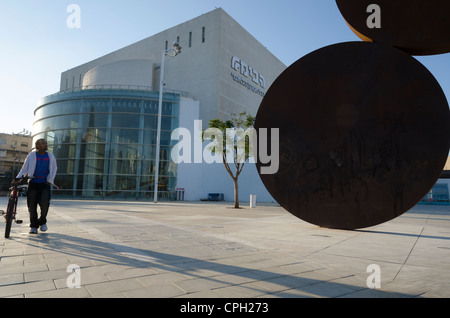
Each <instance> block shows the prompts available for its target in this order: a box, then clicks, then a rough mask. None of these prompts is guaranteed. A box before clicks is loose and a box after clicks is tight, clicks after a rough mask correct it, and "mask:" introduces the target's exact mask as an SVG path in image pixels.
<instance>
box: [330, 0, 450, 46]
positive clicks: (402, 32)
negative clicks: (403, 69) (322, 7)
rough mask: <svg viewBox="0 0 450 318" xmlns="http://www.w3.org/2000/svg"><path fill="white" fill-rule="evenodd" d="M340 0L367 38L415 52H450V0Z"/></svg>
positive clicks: (344, 12)
mask: <svg viewBox="0 0 450 318" xmlns="http://www.w3.org/2000/svg"><path fill="white" fill-rule="evenodd" d="M336 4H337V6H338V8H339V10H340V11H341V14H342V16H343V17H344V19H345V20H346V21H347V23H348V24H349V26H350V27H351V28H352V30H353V31H354V32H355V33H356V34H357V35H358V36H359V37H360V38H361V39H363V40H364V41H368V40H369V41H370V40H372V41H375V42H381V43H385V44H388V45H390V46H393V47H397V48H400V49H402V50H404V51H405V52H408V53H409V54H411V55H431V54H441V53H448V52H450V1H449V0H432V1H425V0H336ZM373 5H377V6H378V8H375V7H374V6H373ZM369 6H371V7H369ZM376 19H378V20H379V21H376ZM368 22H369V23H368ZM374 22H379V24H378V25H377V26H375V25H374V24H375V23H374Z"/></svg>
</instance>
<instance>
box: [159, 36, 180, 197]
mask: <svg viewBox="0 0 450 318" xmlns="http://www.w3.org/2000/svg"><path fill="white" fill-rule="evenodd" d="M180 53H181V46H180V45H179V44H178V43H177V42H175V43H174V44H173V48H172V49H170V50H163V51H162V54H161V69H160V76H159V104H158V128H157V132H156V154H155V185H154V197H153V202H154V203H156V202H158V178H159V152H160V148H161V117H162V103H163V89H164V59H165V57H166V55H168V56H172V57H174V56H177V55H178V54H180Z"/></svg>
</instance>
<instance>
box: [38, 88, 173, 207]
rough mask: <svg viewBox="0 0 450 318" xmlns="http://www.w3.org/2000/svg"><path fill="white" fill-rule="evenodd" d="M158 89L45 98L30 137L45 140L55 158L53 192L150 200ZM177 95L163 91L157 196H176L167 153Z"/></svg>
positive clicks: (167, 197)
mask: <svg viewBox="0 0 450 318" xmlns="http://www.w3.org/2000/svg"><path fill="white" fill-rule="evenodd" d="M158 98H159V94H158V92H150V91H132V90H80V91H75V92H74V91H71V92H63V93H57V94H54V95H50V96H47V97H44V98H43V99H42V100H41V101H40V102H39V104H38V106H37V108H36V110H35V118H36V121H35V122H34V124H33V139H34V140H37V139H39V138H45V139H46V140H47V142H48V147H49V151H50V152H52V153H53V154H54V155H55V156H56V159H57V163H58V173H57V176H56V179H55V183H56V184H57V185H58V186H60V187H61V189H60V190H54V192H53V195H59V196H74V197H88V198H120V199H125V198H136V199H139V198H141V199H153V195H154V176H155V150H156V135H157V115H158ZM179 107H180V95H178V94H173V93H165V94H164V98H163V107H162V117H161V147H160V149H161V151H160V164H159V178H158V184H159V186H158V197H159V198H160V199H173V198H175V191H176V189H175V187H176V171H177V167H176V164H175V163H173V162H172V161H171V158H170V152H171V148H172V147H173V145H174V144H173V143H175V141H173V142H172V141H171V138H170V137H171V133H172V131H173V129H175V128H177V127H178V122H179Z"/></svg>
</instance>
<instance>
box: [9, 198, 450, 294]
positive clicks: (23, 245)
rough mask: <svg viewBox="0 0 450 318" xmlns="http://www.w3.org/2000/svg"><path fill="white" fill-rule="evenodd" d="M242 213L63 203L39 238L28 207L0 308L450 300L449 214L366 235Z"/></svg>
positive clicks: (185, 206) (436, 210)
mask: <svg viewBox="0 0 450 318" xmlns="http://www.w3.org/2000/svg"><path fill="white" fill-rule="evenodd" d="M0 205H1V207H2V209H5V208H6V197H2V198H1V199H0ZM231 206H232V203H227V202H224V203H212V202H161V203H157V204H154V203H151V202H136V201H131V202H130V201H128V202H124V201H111V202H110V201H77V200H60V199H58V200H53V201H52V205H51V208H50V212H49V221H48V228H49V229H48V231H47V232H45V233H44V232H39V234H38V235H30V234H28V230H29V227H28V224H29V222H28V213H27V212H26V211H27V210H26V200H25V198H21V199H20V201H19V207H18V210H19V213H18V217H19V218H22V219H23V220H24V222H23V224H21V225H18V224H13V227H12V231H11V237H10V238H9V239H5V238H4V237H3V231H4V226H2V227H1V228H0V230H1V239H0V297H13V298H23V297H25V298H35V297H40V298H63V297H71V298H78V297H88V298H178V297H184V298H211V297H213V298H221V299H222V298H272V297H278V298H293V297H295V298H300V297H311V298H319V297H326V298H335V297H353V298H355V297H358V298H359V297H364V298H365V297H377V298H392V297H394V298H403V297H408V298H410V297H425V298H430V297H450V207H449V206H431V205H419V206H416V207H415V208H413V209H412V210H411V211H409V212H408V213H405V214H404V215H402V216H401V217H399V218H396V219H394V220H392V221H390V222H387V223H384V224H382V225H378V226H375V227H371V228H367V229H363V230H357V231H341V230H331V229H325V228H320V227H317V226H314V225H311V224H308V223H306V222H303V221H302V220H299V219H297V218H296V217H294V216H292V215H291V214H289V213H288V212H286V211H285V210H284V209H282V208H280V207H279V206H276V205H268V204H266V205H258V206H257V207H256V208H250V207H249V206H248V204H247V203H242V206H243V208H242V209H238V210H236V209H233V208H231ZM69 287H71V288H69Z"/></svg>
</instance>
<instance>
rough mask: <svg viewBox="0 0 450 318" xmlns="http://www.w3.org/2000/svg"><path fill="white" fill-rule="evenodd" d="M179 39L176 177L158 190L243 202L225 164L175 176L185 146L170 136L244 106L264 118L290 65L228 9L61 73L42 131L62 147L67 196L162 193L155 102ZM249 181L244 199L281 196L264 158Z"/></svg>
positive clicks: (166, 171)
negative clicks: (266, 174) (155, 185)
mask: <svg viewBox="0 0 450 318" xmlns="http://www.w3.org/2000/svg"><path fill="white" fill-rule="evenodd" d="M174 42H177V43H179V44H180V46H181V47H182V50H181V54H179V55H177V56H175V57H170V56H166V57H165V63H164V66H165V68H164V83H165V86H164V92H165V95H164V96H165V97H164V98H165V104H164V105H165V107H166V108H167V110H166V112H167V113H165V114H163V115H164V116H166V117H163V128H162V129H163V134H162V141H161V145H162V147H163V149H165V150H164V151H165V152H164V153H163V154H162V157H164V156H166V157H164V159H165V164H164V165H163V168H162V169H163V170H162V171H160V175H161V176H163V178H164V177H167V180H166V181H163V182H162V183H163V184H164V188H163V189H158V191H161V193H166V195H165V196H162V197H167V198H173V197H174V192H175V191H176V188H183V189H185V192H184V195H185V200H200V199H202V198H207V196H208V194H209V193H223V194H224V197H225V200H227V201H232V200H233V197H234V195H233V183H232V180H231V178H230V177H229V176H228V174H227V172H226V170H225V168H224V166H223V164H217V163H216V164H207V163H205V162H203V163H181V164H178V165H176V170H177V172H176V173H174V172H173V171H174V169H175V168H174V165H173V162H170V160H168V158H167V155H168V153H169V151H170V150H169V148H170V146H173V145H174V144H175V143H176V141H173V140H172V141H171V140H169V139H168V138H170V132H172V131H173V130H174V129H176V128H178V127H184V128H188V129H189V130H190V131H191V132H192V135H193V133H194V123H195V122H194V121H195V120H201V121H202V128H203V129H206V128H208V124H209V120H211V119H214V118H219V119H223V120H226V119H229V118H230V115H231V114H232V113H241V112H243V111H246V112H247V113H249V114H252V115H256V113H257V110H258V107H259V105H260V103H261V101H262V99H263V96H264V94H265V93H266V92H267V90H268V88H269V87H270V85H271V84H272V83H273V82H274V80H275V79H276V78H277V77H278V76H279V75H280V74H281V72H282V71H284V69H285V68H286V65H284V64H283V63H282V62H281V61H280V60H279V59H277V58H276V57H275V56H274V55H273V54H272V53H271V52H269V51H268V50H267V49H266V48H265V47H264V46H263V45H262V44H261V43H259V42H258V41H257V40H256V39H255V38H254V37H253V36H252V35H251V34H250V33H249V32H247V31H246V30H245V29H244V28H243V27H242V26H241V25H239V23H237V22H236V21H235V20H234V19H233V18H231V17H230V16H229V15H228V14H227V13H226V12H225V11H224V10H222V9H216V10H214V11H211V12H209V13H206V14H203V15H201V16H199V17H197V18H195V19H193V20H190V21H187V22H185V23H182V24H180V25H177V26H175V27H173V28H171V29H168V30H166V31H163V32H161V33H158V34H156V35H153V36H151V37H149V38H146V39H144V40H142V41H139V42H137V43H134V44H131V45H129V46H127V47H124V48H122V49H119V50H117V51H114V52H111V53H109V54H107V55H105V56H102V57H99V58H97V59H95V60H93V61H90V62H87V63H85V64H82V65H79V66H76V67H74V68H72V69H69V70H67V71H65V72H63V73H62V74H61V84H60V92H58V93H57V94H54V95H51V96H47V97H45V98H43V99H42V100H41V102H40V103H39V105H38V108H37V109H36V112H35V115H36V122H35V124H34V127H33V136H34V138H41V137H44V138H47V139H48V141H49V143H52V144H53V151H54V153H55V155H56V157H57V158H58V160H59V162H58V163H59V166H60V167H61V168H60V170H59V173H58V176H59V178H60V183H62V184H63V185H64V187H63V189H65V190H61V192H60V193H61V194H64V195H73V196H80V195H81V196H88V197H90V196H92V197H99V196H101V197H124V196H123V195H121V194H124V193H126V194H127V195H125V197H134V196H136V198H151V197H152V193H153V189H152V186H151V185H152V176H154V172H155V167H154V161H153V160H154V155H155V148H154V144H155V138H154V134H155V129H156V126H155V124H154V123H155V121H154V119H155V118H156V117H155V113H154V109H155V107H154V106H155V101H156V99H157V98H156V96H157V93H158V91H159V89H160V87H159V86H160V85H159V81H160V76H161V64H162V63H161V62H162V61H161V58H162V52H163V51H164V50H170V49H171V47H172V44H173V43H174ZM177 96H178V97H177ZM166 97H167V98H166ZM177 98H178V99H177ZM166 99H167V101H166ZM76 103H78V104H76ZM119 104H120V105H119ZM77 105H78V106H77ZM120 107H122V108H120ZM178 107H179V108H178ZM166 108H165V109H166ZM76 109H79V111H75V110H76ZM74 112H75V113H74ZM120 114H123V116H121V115H120ZM77 116H78V117H77ZM102 116H103V117H102ZM127 116H128V117H129V120H128V121H127V120H126V118H128V117H127ZM150 119H151V121H150ZM164 119H166V126H164ZM150 122H151V123H150ZM164 133H165V134H164ZM86 136H88V137H89V138H88V137H86ZM192 138H193V140H192V143H194V142H195V140H194V136H193V137H192ZM147 140H148V141H147ZM203 146H204V145H203ZM164 147H167V148H164ZM136 180H137V181H136ZM144 180H146V181H144ZM239 185H240V187H239V189H240V191H239V192H240V199H241V201H248V200H249V197H250V194H255V195H257V201H259V202H273V199H272V197H271V196H270V194H269V193H268V192H267V190H266V189H265V187H264V186H263V184H262V182H261V181H260V178H259V176H258V173H257V171H256V167H255V165H254V164H249V163H247V166H246V167H244V170H243V174H242V175H241V177H240V181H239ZM134 193H136V195H134ZM55 194H57V193H55Z"/></svg>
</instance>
